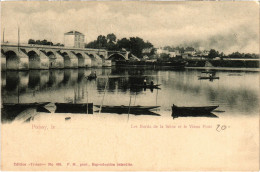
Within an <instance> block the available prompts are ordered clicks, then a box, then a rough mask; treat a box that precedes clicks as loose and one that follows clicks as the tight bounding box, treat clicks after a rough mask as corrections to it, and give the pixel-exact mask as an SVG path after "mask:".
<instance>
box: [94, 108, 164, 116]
mask: <svg viewBox="0 0 260 172" xmlns="http://www.w3.org/2000/svg"><path fill="white" fill-rule="evenodd" d="M95 106H96V107H98V108H100V105H95ZM158 107H160V106H130V107H129V106H124V105H122V106H102V108H101V112H102V113H117V114H128V112H129V113H130V114H134V115H154V116H160V115H159V114H157V113H154V112H152V111H150V110H152V109H155V108H158Z"/></svg>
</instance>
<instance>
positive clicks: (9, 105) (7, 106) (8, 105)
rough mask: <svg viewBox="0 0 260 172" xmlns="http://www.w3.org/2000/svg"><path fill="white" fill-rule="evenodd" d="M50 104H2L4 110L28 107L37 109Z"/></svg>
mask: <svg viewBox="0 0 260 172" xmlns="http://www.w3.org/2000/svg"><path fill="white" fill-rule="evenodd" d="M49 103H50V102H39V103H37V102H35V103H3V107H4V108H30V107H38V106H45V105H47V104H49Z"/></svg>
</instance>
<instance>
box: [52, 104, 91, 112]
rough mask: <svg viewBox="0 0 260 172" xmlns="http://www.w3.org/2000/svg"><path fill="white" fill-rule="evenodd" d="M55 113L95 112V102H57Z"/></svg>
mask: <svg viewBox="0 0 260 172" xmlns="http://www.w3.org/2000/svg"><path fill="white" fill-rule="evenodd" d="M55 105H56V110H55V113H85V114H86V113H87V114H93V103H77V104H76V103H75V104H74V103H55Z"/></svg>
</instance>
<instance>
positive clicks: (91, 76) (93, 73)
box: [89, 71, 97, 78]
mask: <svg viewBox="0 0 260 172" xmlns="http://www.w3.org/2000/svg"><path fill="white" fill-rule="evenodd" d="M89 77H90V78H96V77H97V74H96V71H94V72H91V74H90V75H89Z"/></svg>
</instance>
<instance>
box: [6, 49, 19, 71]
mask: <svg viewBox="0 0 260 172" xmlns="http://www.w3.org/2000/svg"><path fill="white" fill-rule="evenodd" d="M4 54H5V57H6V69H10V70H18V69H19V61H20V59H19V57H18V55H17V54H16V53H15V52H14V51H7V52H6V53H4Z"/></svg>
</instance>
